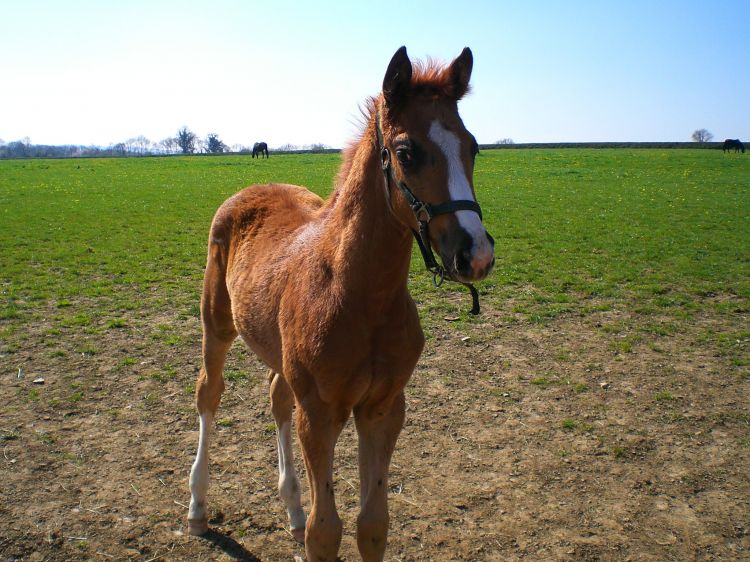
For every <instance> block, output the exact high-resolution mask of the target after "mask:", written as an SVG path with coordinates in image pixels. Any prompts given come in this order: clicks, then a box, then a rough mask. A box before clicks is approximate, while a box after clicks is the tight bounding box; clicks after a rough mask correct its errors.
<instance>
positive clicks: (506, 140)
mask: <svg viewBox="0 0 750 562" xmlns="http://www.w3.org/2000/svg"><path fill="white" fill-rule="evenodd" d="M495 144H515V143H514V142H513V139H510V138H508V139H500V140H499V141H497V142H496V143H495Z"/></svg>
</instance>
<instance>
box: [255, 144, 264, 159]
mask: <svg viewBox="0 0 750 562" xmlns="http://www.w3.org/2000/svg"><path fill="white" fill-rule="evenodd" d="M264 154H265V155H266V158H268V145H267V144H266V143H264V142H256V143H255V144H254V145H253V158H255V157H256V156H257V157H258V158H263V155H264Z"/></svg>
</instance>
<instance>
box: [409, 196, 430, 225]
mask: <svg viewBox="0 0 750 562" xmlns="http://www.w3.org/2000/svg"><path fill="white" fill-rule="evenodd" d="M411 208H412V210H413V211H414V214H415V215H416V217H417V221H419V222H420V223H422V222H424V223H427V222H430V219H431V218H432V213H430V208H429V207H428V206H427V203H424V202H422V201H419V200H417V201H415V202H414V204H413V205H412V207H411Z"/></svg>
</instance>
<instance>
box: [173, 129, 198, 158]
mask: <svg viewBox="0 0 750 562" xmlns="http://www.w3.org/2000/svg"><path fill="white" fill-rule="evenodd" d="M198 140H199V139H198V136H197V135H196V134H195V133H194V132H193V131H191V130H190V129H188V128H187V127H182V128H181V129H180V130H179V131H177V138H176V141H177V146H179V147H180V149H181V150H182V153H183V154H192V153H193V152H195V145H196V141H198Z"/></svg>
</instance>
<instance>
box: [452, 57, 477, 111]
mask: <svg viewBox="0 0 750 562" xmlns="http://www.w3.org/2000/svg"><path fill="white" fill-rule="evenodd" d="M473 66H474V57H473V56H472V54H471V49H469V47H465V48H464V50H463V51H461V54H460V55H458V57H457V58H456V60H454V61H453V62H452V63H451V65H450V67H449V68H448V72H449V73H450V74H449V76H450V82H449V85H448V89H449V90H448V93H449V95H450V96H451V97H452V98H454V99H455V100H456V101H458V100H460V99H461V98H462V97H464V96H465V95H466V92H468V91H469V80H470V79H471V69H472V67H473Z"/></svg>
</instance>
